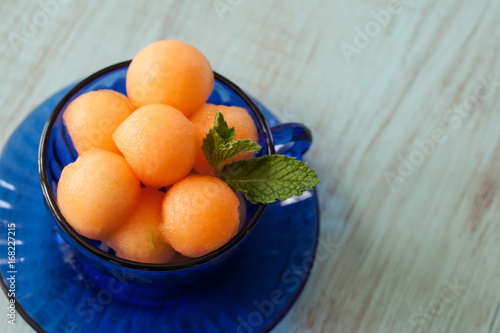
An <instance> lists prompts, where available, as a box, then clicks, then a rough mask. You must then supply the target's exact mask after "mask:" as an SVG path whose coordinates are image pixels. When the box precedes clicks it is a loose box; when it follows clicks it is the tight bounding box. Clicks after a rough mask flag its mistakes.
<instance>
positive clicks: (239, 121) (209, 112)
mask: <svg viewBox="0 0 500 333" xmlns="http://www.w3.org/2000/svg"><path fill="white" fill-rule="evenodd" d="M216 110H219V112H220V113H221V114H222V115H223V116H224V120H225V121H226V122H227V125H228V126H229V127H230V128H231V127H234V132H235V137H234V140H244V139H249V140H252V141H254V142H259V137H258V134H257V127H256V126H255V123H254V121H253V118H252V116H250V114H249V113H248V111H247V110H245V109H244V108H241V107H238V106H225V105H213V104H208V103H207V104H205V105H203V107H202V108H201V109H199V110H198V111H196V112H195V113H194V114H193V115H192V116H191V117H190V118H189V120H191V122H192V123H193V124H194V126H195V127H196V135H197V139H198V156H197V157H196V161H195V163H194V169H195V170H196V171H197V172H199V173H201V174H210V175H214V174H215V169H214V168H213V167H212V166H211V165H210V164H208V161H207V159H206V158H205V155H204V154H203V151H202V150H201V145H202V144H203V139H204V138H205V136H206V135H207V133H208V131H209V130H210V128H211V127H212V126H214V121H215V114H216ZM252 156H253V153H251V152H247V153H241V154H239V155H237V156H235V157H233V158H232V159H230V160H229V161H228V163H230V162H231V161H239V160H242V159H245V158H250V157H252Z"/></svg>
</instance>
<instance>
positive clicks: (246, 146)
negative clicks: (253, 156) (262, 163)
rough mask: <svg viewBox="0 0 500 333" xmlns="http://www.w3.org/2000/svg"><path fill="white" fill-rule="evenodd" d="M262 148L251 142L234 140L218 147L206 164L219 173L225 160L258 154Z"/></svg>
mask: <svg viewBox="0 0 500 333" xmlns="http://www.w3.org/2000/svg"><path fill="white" fill-rule="evenodd" d="M261 148H262V147H261V146H260V145H259V144H258V143H255V142H253V141H252V140H236V141H231V142H228V143H225V144H223V145H220V146H219V147H218V149H217V150H216V151H215V152H214V153H213V154H212V155H211V156H210V159H207V160H208V163H210V165H211V166H213V167H214V168H215V170H217V171H220V170H221V169H222V167H223V166H224V164H225V163H226V161H227V160H229V159H231V158H233V157H235V156H236V155H238V154H240V153H245V152H252V153H256V152H258V151H259V150H260V149H261Z"/></svg>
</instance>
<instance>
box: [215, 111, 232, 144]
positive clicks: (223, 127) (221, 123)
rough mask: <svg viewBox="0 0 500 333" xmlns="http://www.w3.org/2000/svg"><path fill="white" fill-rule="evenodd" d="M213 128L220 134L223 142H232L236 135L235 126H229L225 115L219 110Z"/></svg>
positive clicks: (216, 112)
mask: <svg viewBox="0 0 500 333" xmlns="http://www.w3.org/2000/svg"><path fill="white" fill-rule="evenodd" d="M211 129H213V130H214V131H215V132H216V133H217V134H218V135H219V136H220V138H221V139H222V141H223V143H226V142H231V141H232V140H233V138H234V136H235V135H236V133H235V131H234V127H231V128H229V127H228V125H227V123H226V121H225V120H224V116H223V115H222V113H220V112H219V110H215V122H214V126H213V127H212V128H211Z"/></svg>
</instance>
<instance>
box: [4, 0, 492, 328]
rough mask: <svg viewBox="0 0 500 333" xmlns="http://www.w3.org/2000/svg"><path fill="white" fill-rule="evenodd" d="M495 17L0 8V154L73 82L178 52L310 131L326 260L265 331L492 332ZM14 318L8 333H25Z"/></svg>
mask: <svg viewBox="0 0 500 333" xmlns="http://www.w3.org/2000/svg"><path fill="white" fill-rule="evenodd" d="M44 4H48V5H44ZM216 5H217V6H219V7H218V8H219V10H217V9H216ZM44 11H45V12H46V14H43V13H44ZM499 17H500V1H493V0H490V1H488V0H477V1H472V0H471V1H468V0H463V1H458V0H457V1H451V0H450V1H446V0H425V1H422V0H420V1H417V0H406V1H401V2H400V1H397V0H396V1H393V2H389V1H383V0H351V1H347V0H335V1H334V0H310V1H301V0H293V1H290V0H288V1H285V0H280V1H278V0H274V1H269V0H217V1H214V0H206V1H205V0H203V1H200V0H198V1H195V0H190V1H188V0H186V1H174V0H148V1H132V0H127V1H123V0H122V1H119V0H105V1H83V0H35V1H28V0H16V1H8V0H1V1H0V22H1V23H0V29H1V32H2V37H3V39H2V41H3V42H2V43H1V44H0V56H1V62H0V73H2V75H1V79H0V102H1V104H0V106H1V108H0V116H1V123H0V146H3V145H4V143H5V142H6V140H7V139H8V137H9V135H10V134H11V133H12V131H13V130H14V129H15V128H16V126H17V125H18V124H19V123H20V122H21V121H22V120H23V119H24V118H25V117H26V116H27V115H28V114H29V112H30V111H31V110H32V109H33V108H34V107H35V106H36V105H37V104H39V103H40V102H42V101H43V100H44V99H45V98H47V97H48V96H50V95H51V94H53V93H54V92H56V91H58V90H59V89H60V88H62V87H64V86H66V85H67V84H69V83H72V82H74V81H75V80H77V79H79V78H82V77H84V76H87V75H88V74H90V73H92V72H95V71H97V70H99V69H101V68H103V67H106V66H108V65H110V64H113V63H117V62H120V61H123V60H126V59H131V58H132V57H133V56H134V54H135V53H136V52H137V51H138V50H139V49H141V48H142V47H144V46H145V45H147V44H149V43H151V42H153V41H156V40H159V39H180V40H183V41H186V42H188V43H191V44H193V45H195V46H196V47H198V48H199V49H200V50H201V51H202V52H204V53H205V54H206V56H207V57H208V59H210V61H211V63H212V66H213V68H214V69H215V70H216V71H218V72H220V73H222V74H223V75H225V76H227V77H229V78H230V79H231V80H233V81H234V82H236V83H237V84H239V85H240V86H241V87H242V88H243V89H244V90H246V91H248V92H249V93H251V94H253V95H255V96H258V98H259V99H261V101H262V102H264V104H267V105H269V106H270V107H272V108H273V109H274V110H275V112H276V114H277V115H278V116H279V117H280V118H281V119H282V120H283V121H293V122H301V123H304V124H305V125H307V126H308V127H310V128H311V129H312V130H313V132H314V138H315V142H314V144H313V146H312V149H311V150H310V152H309V153H308V154H307V158H308V160H309V161H310V162H311V164H312V166H313V167H314V168H316V169H317V171H318V173H319V175H320V178H321V179H322V184H321V185H320V186H319V196H320V203H321V214H322V218H321V240H322V242H323V244H330V245H327V246H326V247H325V246H324V247H322V248H320V250H319V251H323V252H322V255H321V257H320V258H318V260H317V261H316V263H315V267H314V271H313V273H312V276H311V278H310V281H309V283H308V284H307V286H306V288H305V290H304V292H303V294H302V296H301V297H300V299H299V301H298V303H297V304H296V305H295V306H294V307H293V309H292V311H291V312H290V313H289V314H288V315H287V316H286V318H285V319H284V320H283V321H282V322H281V323H280V324H279V325H278V326H277V327H276V329H275V330H274V331H275V332H284V333H285V332H286V333H288V332H347V333H351V332H398V333H403V332H407V333H410V332H438V333H440V332H458V333H460V332H464V333H470V332H485V333H486V332H500V316H499V310H500V288H499V286H500V260H499V254H500V221H499V215H500V193H499V191H500V61H499V60H500V25H499V24H498V19H499ZM32 25H34V28H35V29H31V30H30V26H32ZM331 244H333V245H331ZM6 304H7V302H6V300H5V298H3V297H2V301H1V302H0V308H1V309H3V310H1V311H0V332H9V333H10V332H32V329H31V328H30V327H29V326H28V325H27V324H26V323H24V322H23V321H22V320H19V321H18V322H17V325H16V326H15V327H13V326H11V325H8V324H7V319H6V309H5V306H6ZM1 313H3V314H1Z"/></svg>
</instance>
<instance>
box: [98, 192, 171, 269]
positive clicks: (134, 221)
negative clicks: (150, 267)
mask: <svg viewBox="0 0 500 333" xmlns="http://www.w3.org/2000/svg"><path fill="white" fill-rule="evenodd" d="M163 197H164V193H162V192H160V191H158V190H157V189H154V188H150V187H149V188H148V187H147V188H143V189H142V193H141V200H140V201H139V203H138V205H137V207H136V209H135V210H134V212H133V213H132V215H131V216H130V217H129V218H128V220H127V221H126V222H125V223H124V225H122V226H121V227H120V228H119V229H118V230H116V231H115V232H113V233H112V234H111V236H110V237H109V239H108V241H107V243H108V245H109V246H110V247H112V248H113V249H114V250H115V251H116V254H117V255H118V256H119V257H121V258H124V259H128V260H133V261H138V262H143V263H152V264H161V263H167V262H169V261H170V259H172V257H173V256H174V254H175V251H174V249H172V247H171V246H170V245H168V244H166V243H165V242H164V241H163V239H162V237H161V236H160V234H159V233H158V231H157V226H158V224H159V223H160V222H161V208H162V202H163Z"/></svg>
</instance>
